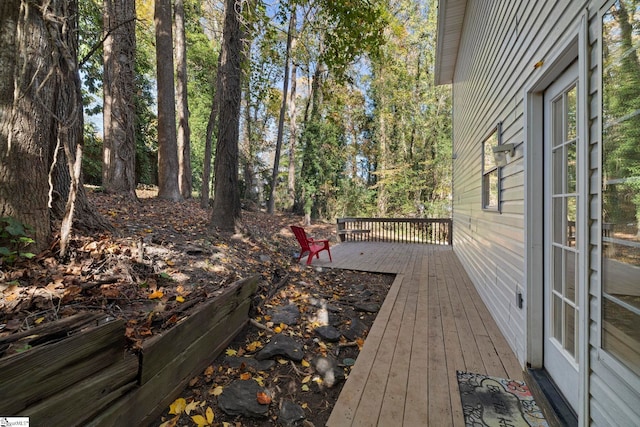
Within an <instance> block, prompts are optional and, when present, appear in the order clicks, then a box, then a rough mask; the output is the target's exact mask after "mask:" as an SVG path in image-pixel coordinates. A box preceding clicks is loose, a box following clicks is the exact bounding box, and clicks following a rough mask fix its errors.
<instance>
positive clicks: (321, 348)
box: [0, 189, 393, 426]
mask: <svg viewBox="0 0 640 427" xmlns="http://www.w3.org/2000/svg"><path fill="white" fill-rule="evenodd" d="M88 193H89V197H90V199H91V201H92V203H93V204H94V205H95V206H96V208H97V209H98V210H99V211H100V212H101V213H102V214H103V215H104V216H105V217H106V218H108V219H109V221H110V222H111V223H112V224H113V225H114V227H115V228H116V230H117V233H116V234H114V235H111V234H103V235H100V236H81V235H80V236H74V239H73V241H72V242H71V245H70V251H69V254H68V255H67V256H66V257H64V258H61V257H60V255H59V253H58V250H57V246H56V244H55V242H54V244H52V245H51V247H50V249H48V250H47V251H44V252H43V253H41V254H37V256H36V257H35V258H33V259H31V260H18V261H17V262H15V263H13V264H11V265H6V264H5V265H3V264H0V341H1V339H2V337H6V336H8V335H10V334H14V333H19V332H25V331H28V330H30V329H32V328H35V327H37V326H40V325H46V324H47V323H49V322H52V321H55V320H58V319H61V318H65V317H68V316H71V315H73V314H76V313H78V312H84V311H90V312H101V313H105V314H109V315H111V316H114V317H118V318H124V319H126V320H127V329H126V331H127V332H126V335H127V338H128V342H129V344H130V349H131V351H133V352H135V351H137V349H138V348H139V346H140V344H141V343H142V342H143V341H144V340H145V339H148V338H149V337H151V336H153V335H155V334H158V333H161V332H162V331H164V330H166V329H168V328H171V327H172V326H173V324H175V323H177V322H178V321H180V319H181V318H183V317H184V316H185V313H187V312H188V311H189V309H191V308H193V307H194V306H196V305H197V304H198V303H200V302H203V301H205V300H207V299H208V298H210V297H211V296H212V295H213V293H215V292H216V291H218V290H220V289H221V288H224V287H225V286H228V285H229V284H231V283H233V282H235V281H237V280H239V279H241V278H245V277H248V276H251V275H255V274H258V275H260V276H261V283H260V285H259V289H258V293H257V295H256V296H255V298H254V307H253V308H252V311H251V313H250V316H251V321H252V323H251V324H249V325H248V326H247V327H246V328H245V329H244V330H243V331H242V332H241V333H240V334H239V335H238V336H237V337H236V338H235V340H234V341H233V342H232V343H231V344H230V345H229V347H228V348H227V350H226V351H225V352H224V353H223V354H221V355H220V356H219V357H218V358H217V359H215V360H212V361H211V365H210V366H209V367H208V368H207V369H206V370H205V371H204V372H203V373H202V374H201V375H199V376H197V377H195V378H193V379H192V380H191V382H190V384H189V386H188V387H187V388H186V389H185V390H184V391H183V393H182V394H181V396H180V398H179V399H178V401H177V402H174V405H172V407H171V408H169V407H168V408H167V409H166V411H165V412H164V414H163V415H162V417H161V418H159V419H158V420H157V422H156V423H155V425H165V426H186V425H215V426H218V425H220V426H227V425H229V426H238V425H242V426H267V425H279V423H281V421H279V419H278V416H279V412H280V407H281V404H282V402H284V401H285V400H287V401H289V402H293V403H295V404H296V405H298V406H299V407H300V408H301V409H302V410H303V411H304V417H305V419H304V420H299V421H297V422H296V423H295V424H292V425H306V426H311V425H314V426H322V425H324V424H325V422H326V420H327V418H328V416H329V414H330V412H331V409H332V407H333V405H334V403H335V401H336V399H337V397H338V395H339V392H340V389H341V387H342V384H343V382H344V381H342V380H340V379H338V380H337V381H336V384H335V385H333V386H332V387H329V386H328V384H327V381H324V379H325V378H323V377H322V375H321V374H319V372H318V369H317V366H316V365H315V363H316V361H317V358H318V357H319V356H323V357H329V358H331V359H332V360H334V361H335V362H336V364H337V366H336V369H338V370H339V371H341V372H343V373H344V375H345V376H348V374H349V371H350V369H351V366H352V364H353V362H354V359H355V358H356V357H357V355H358V352H359V350H360V348H361V347H362V344H363V343H364V340H365V339H366V334H367V332H368V329H369V328H370V326H371V324H372V323H373V320H374V319H375V315H376V313H375V306H376V305H377V306H379V305H381V304H382V301H383V300H384V298H385V296H386V294H387V292H388V289H389V287H390V285H391V282H392V280H393V277H391V276H387V275H376V274H368V273H362V272H353V271H341V270H332V269H326V268H325V269H320V268H315V267H313V266H312V267H305V266H304V265H300V264H299V263H297V262H296V261H297V259H296V257H295V255H296V254H297V253H298V252H299V246H298V244H297V242H296V241H295V238H294V236H293V233H291V231H290V229H289V225H301V224H302V217H299V216H295V215H291V214H284V213H280V214H276V215H268V214H266V213H264V212H262V211H260V210H258V209H254V210H243V214H242V226H241V232H239V233H237V234H225V233H220V232H217V231H216V230H208V229H207V224H208V220H209V212H208V211H207V210H205V209H201V208H200V207H199V206H198V202H197V201H196V200H188V201H185V202H181V203H172V202H168V201H163V200H158V199H156V198H155V197H154V196H155V190H154V189H146V190H145V189H141V190H139V191H138V197H139V200H138V201H137V202H136V201H132V200H129V199H127V198H124V197H121V196H114V195H108V194H105V193H102V192H100V191H99V190H96V189H93V190H92V189H89V191H88ZM305 229H306V230H307V232H308V233H309V234H310V235H312V236H313V237H314V238H317V239H322V238H326V239H330V240H331V243H332V244H335V243H336V239H335V224H334V223H315V224H312V225H311V226H306V227H305ZM363 301H366V302H367V303H368V305H369V309H368V310H367V309H365V310H363V309H362V307H360V308H357V307H356V305H357V303H361V302H363ZM285 305H288V306H295V307H297V310H298V313H299V317H298V319H297V320H296V321H295V322H290V323H285V322H279V323H275V322H273V320H272V319H273V316H274V313H276V312H277V310H278V308H279V307H282V306H285ZM371 306H373V307H374V309H371ZM365 308H366V307H365ZM372 311H373V312H372ZM320 313H324V316H320ZM327 314H328V315H327ZM354 323H357V326H358V328H360V329H358V330H357V331H356V332H358V333H357V334H356V335H354V334H352V333H347V335H348V336H349V338H346V337H345V336H344V335H342V336H340V338H339V340H338V341H336V342H330V341H328V340H326V339H324V338H321V337H319V336H318V334H317V332H316V329H317V328H318V327H319V326H323V325H326V324H329V325H332V326H334V327H335V328H336V329H337V330H339V331H343V332H344V331H351V332H353V331H352V329H353V327H355V326H356V325H355V324H354ZM276 333H280V334H284V335H287V336H290V337H291V338H293V339H294V340H296V341H297V342H299V343H300V344H301V345H302V346H303V351H304V358H303V360H302V361H301V362H293V361H290V360H287V359H286V358H283V357H277V358H275V365H274V366H273V367H270V368H269V369H264V370H257V369H254V368H252V367H251V366H248V365H247V364H245V363H242V364H240V366H237V367H232V366H230V365H229V363H227V361H225V357H228V356H234V357H238V356H240V357H250V358H252V357H253V356H254V355H255V354H257V353H258V352H259V351H260V350H261V349H262V348H263V347H264V346H265V345H267V343H268V342H269V340H270V339H272V338H273V337H274V335H275V334H276ZM26 350H28V348H19V347H16V346H14V345H5V346H3V345H1V342H0V357H2V356H6V355H10V354H13V353H16V352H20V351H26ZM234 381H255V382H257V383H258V384H259V385H260V387H262V390H264V394H265V395H264V396H262V397H261V398H260V401H261V402H260V403H261V404H264V405H267V407H268V411H267V415H266V417H265V418H261V419H253V418H247V417H239V416H231V415H227V414H225V413H224V412H223V411H222V410H221V409H220V408H219V407H218V404H217V401H218V399H219V398H220V395H221V394H222V393H223V392H224V390H225V387H228V386H229V385H230V384H231V383H233V382H234ZM180 399H184V401H183V400H180ZM183 402H184V405H183ZM208 409H209V410H208ZM169 412H174V413H169ZM212 417H213V418H212Z"/></svg>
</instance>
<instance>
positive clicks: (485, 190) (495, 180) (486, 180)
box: [482, 123, 501, 211]
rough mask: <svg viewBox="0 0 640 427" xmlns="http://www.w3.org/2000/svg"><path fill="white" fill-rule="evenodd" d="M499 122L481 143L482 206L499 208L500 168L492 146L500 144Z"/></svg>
mask: <svg viewBox="0 0 640 427" xmlns="http://www.w3.org/2000/svg"><path fill="white" fill-rule="evenodd" d="M500 128H501V126H500V123H498V125H497V126H496V127H495V128H494V129H493V130H492V131H491V134H490V135H489V137H488V138H487V139H485V140H484V142H483V143H482V208H483V209H486V210H493V211H499V210H500V168H499V167H498V165H497V164H496V161H495V159H494V157H493V148H494V147H497V146H498V145H499V144H500Z"/></svg>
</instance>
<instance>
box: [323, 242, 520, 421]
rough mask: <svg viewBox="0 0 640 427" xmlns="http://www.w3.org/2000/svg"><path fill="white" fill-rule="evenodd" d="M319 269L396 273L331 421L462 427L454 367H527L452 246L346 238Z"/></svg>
mask: <svg viewBox="0 0 640 427" xmlns="http://www.w3.org/2000/svg"><path fill="white" fill-rule="evenodd" d="M331 252H332V255H333V260H334V261H333V262H331V263H330V262H329V258H328V256H323V255H322V254H321V257H320V259H319V260H314V261H313V265H314V266H326V267H331V268H342V269H350V270H358V271H369V272H378V273H391V274H395V275H396V278H395V280H394V282H393V284H392V286H391V289H390V290H389V293H388V294H387V298H386V299H385V301H384V303H383V304H382V307H381V308H380V311H379V312H378V315H377V317H376V320H375V322H374V324H373V326H372V328H371V330H370V331H369V335H368V336H367V338H366V341H365V344H364V346H363V348H362V351H361V352H360V355H359V356H358V359H357V361H356V364H355V365H354V367H353V369H352V370H351V373H350V374H349V377H348V379H347V381H346V383H345V384H344V387H343V389H342V391H341V393H340V397H339V398H338V401H337V402H336V404H335V406H334V408H333V411H332V413H331V416H330V418H329V420H328V422H327V425H328V426H331V427H334V426H340V427H342V426H375V425H378V426H389V425H394V426H395V425H404V426H418V425H420V426H426V425H431V426H441V425H453V426H463V425H464V419H463V415H462V406H461V403H460V396H459V393H458V384H457V381H456V370H466V371H470V372H478V373H485V374H489V375H496V376H503V377H508V378H512V379H517V380H522V368H521V366H520V364H519V362H518V361H517V359H516V357H515V356H514V354H513V352H512V351H511V349H510V348H509V346H508V345H507V342H506V340H505V339H504V337H503V336H502V334H501V333H500V330H499V329H498V326H497V325H496V324H495V322H494V321H493V319H492V318H491V316H490V315H489V311H488V310H487V308H486V306H485V305H484V303H483V302H482V300H481V298H480V297H479V295H478V293H477V292H476V290H475V288H474V287H473V284H472V282H471V280H470V279H469V277H468V276H467V275H466V273H465V272H464V269H463V268H462V265H461V264H460V262H459V260H458V258H457V257H456V255H455V254H454V253H453V251H452V249H451V247H447V246H435V245H417V244H413V245H412V244H394V243H379V242H376V243H369V242H347V243H342V244H340V245H336V246H332V248H331Z"/></svg>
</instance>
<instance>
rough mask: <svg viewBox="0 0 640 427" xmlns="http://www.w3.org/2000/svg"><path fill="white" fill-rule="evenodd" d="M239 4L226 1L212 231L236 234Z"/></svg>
mask: <svg viewBox="0 0 640 427" xmlns="http://www.w3.org/2000/svg"><path fill="white" fill-rule="evenodd" d="M236 2H237V0H225V15H224V30H223V36H222V48H221V51H220V56H221V59H220V68H219V69H218V73H219V80H218V87H217V93H218V96H219V100H220V104H219V107H220V110H219V120H218V141H217V144H216V157H215V162H214V173H215V183H214V198H213V211H212V213H211V221H210V223H209V229H210V230H216V229H218V230H221V231H235V227H236V223H237V221H238V220H239V219H240V197H239V189H238V134H239V129H238V128H239V124H240V102H241V91H240V87H241V86H240V81H241V77H242V75H241V73H242V69H241V62H242V55H243V53H242V40H241V36H242V32H241V30H240V16H239V14H240V7H239V5H236Z"/></svg>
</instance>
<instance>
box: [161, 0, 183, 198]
mask: <svg viewBox="0 0 640 427" xmlns="http://www.w3.org/2000/svg"><path fill="white" fill-rule="evenodd" d="M155 24H156V68H157V72H158V76H157V77H158V78H157V83H158V197H159V198H162V199H168V200H173V201H179V200H182V196H181V194H180V187H179V185H178V144H177V141H176V107H175V106H176V96H175V91H174V82H173V78H174V74H173V34H172V29H171V0H156V2H155Z"/></svg>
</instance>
